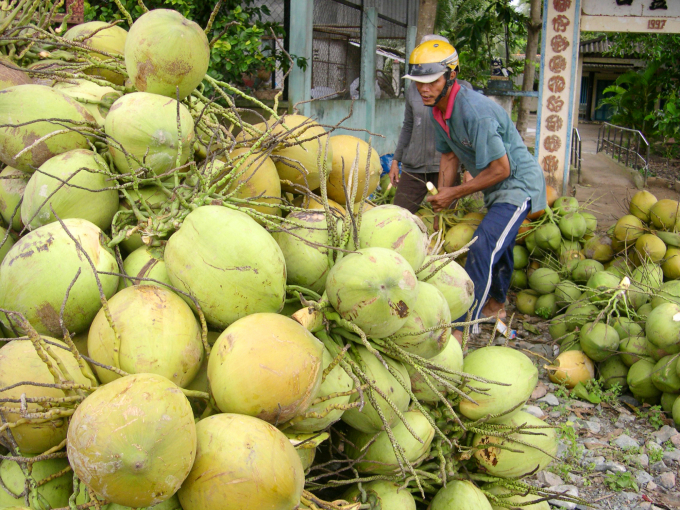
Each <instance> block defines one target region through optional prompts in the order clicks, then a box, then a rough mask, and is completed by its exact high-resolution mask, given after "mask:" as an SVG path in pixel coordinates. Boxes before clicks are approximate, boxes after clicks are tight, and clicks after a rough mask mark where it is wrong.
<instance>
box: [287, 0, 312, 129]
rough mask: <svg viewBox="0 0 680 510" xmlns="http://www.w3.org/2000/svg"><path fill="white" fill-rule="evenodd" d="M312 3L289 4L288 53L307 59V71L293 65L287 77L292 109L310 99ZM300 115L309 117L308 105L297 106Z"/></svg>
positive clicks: (310, 1)
mask: <svg viewBox="0 0 680 510" xmlns="http://www.w3.org/2000/svg"><path fill="white" fill-rule="evenodd" d="M313 14H314V1H313V0H295V1H294V2H291V3H290V34H289V37H290V53H291V54H293V55H296V56H298V57H305V58H306V59H307V69H306V70H305V71H303V70H302V69H300V68H299V67H298V66H297V65H295V64H293V69H292V70H291V72H290V75H289V76H288V104H289V108H290V109H292V108H293V106H294V105H295V103H299V102H300V101H308V100H309V99H311V98H312V92H311V91H312V37H313V32H314V18H313ZM299 109H300V113H301V114H302V115H306V116H309V115H310V111H311V108H310V104H309V103H305V104H303V105H300V106H299Z"/></svg>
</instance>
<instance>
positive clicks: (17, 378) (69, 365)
mask: <svg viewBox="0 0 680 510" xmlns="http://www.w3.org/2000/svg"><path fill="white" fill-rule="evenodd" d="M43 340H45V343H43V344H42V345H43V346H45V345H47V346H48V347H49V349H50V353H51V355H53V356H54V357H55V358H57V359H58V360H59V363H60V365H59V367H55V366H54V365H56V363H54V364H53V365H52V367H53V368H54V369H55V371H56V373H57V374H62V375H61V377H63V379H64V380H69V381H73V382H75V383H77V384H82V385H84V386H86V387H91V386H93V385H96V379H95V378H94V374H92V371H91V370H90V369H89V367H88V366H87V365H84V366H83V368H82V370H81V368H80V367H79V365H78V362H77V361H76V359H75V357H74V356H73V354H71V351H69V350H66V349H64V348H62V347H65V344H64V343H63V342H61V341H59V340H55V339H53V338H49V337H44V338H43ZM47 341H49V342H52V344H46V342H47ZM25 381H31V382H34V383H38V384H45V385H49V384H54V376H53V375H52V373H50V371H49V369H48V367H47V365H45V363H43V361H42V359H41V358H40V356H39V355H38V353H37V352H36V350H35V347H34V346H33V343H32V342H31V341H26V340H14V341H12V342H10V343H8V344H6V345H4V346H3V348H2V349H0V388H5V387H10V388H9V389H7V390H5V391H2V392H0V398H3V399H14V400H20V399H21V396H22V395H26V398H42V397H48V398H64V397H65V396H66V393H65V392H64V391H62V390H60V389H56V388H50V387H47V386H33V385H19V386H15V387H11V386H13V385H15V384H17V383H21V382H25ZM3 407H5V408H9V409H16V410H17V412H16V413H13V412H8V411H3V416H4V419H5V421H7V422H16V421H17V420H19V419H21V413H20V408H21V404H20V403H19V402H5V403H3ZM26 408H27V411H28V412H34V413H35V412H44V408H43V407H42V406H40V405H39V404H36V403H31V402H28V403H27V404H26ZM67 426H68V423H67V419H66V418H58V419H54V420H47V421H46V422H45V423H31V424H22V425H17V426H15V427H13V428H12V435H13V436H14V440H15V441H16V443H17V445H18V446H19V449H20V450H21V452H22V453H24V454H40V453H43V452H45V451H46V450H48V449H50V448H52V447H54V446H57V445H58V444H59V443H61V442H62V441H63V440H64V438H65V437H66V428H67ZM2 434H3V436H4V435H5V433H4V432H3V433H2ZM0 492H1V491H0Z"/></svg>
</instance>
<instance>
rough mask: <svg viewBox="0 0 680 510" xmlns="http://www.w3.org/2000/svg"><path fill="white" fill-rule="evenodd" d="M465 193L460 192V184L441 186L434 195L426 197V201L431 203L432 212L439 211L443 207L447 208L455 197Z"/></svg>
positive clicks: (462, 195)
mask: <svg viewBox="0 0 680 510" xmlns="http://www.w3.org/2000/svg"><path fill="white" fill-rule="evenodd" d="M464 196H465V193H464V192H462V190H461V189H460V186H453V187H450V188H442V189H440V190H439V193H437V194H436V195H434V196H433V195H430V196H428V197H427V201H428V202H430V203H431V204H432V209H434V212H440V211H443V210H444V209H448V208H449V206H450V205H451V204H452V203H453V201H454V200H456V199H457V198H461V197H464Z"/></svg>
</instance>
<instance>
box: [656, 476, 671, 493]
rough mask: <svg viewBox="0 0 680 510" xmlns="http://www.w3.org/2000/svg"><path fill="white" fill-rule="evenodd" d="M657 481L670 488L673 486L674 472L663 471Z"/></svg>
mask: <svg viewBox="0 0 680 510" xmlns="http://www.w3.org/2000/svg"><path fill="white" fill-rule="evenodd" d="M657 483H658V484H659V485H661V487H663V488H664V489H669V490H670V489H672V488H674V487H675V473H670V472H669V473H663V474H662V475H661V476H660V477H659V478H658V480H657Z"/></svg>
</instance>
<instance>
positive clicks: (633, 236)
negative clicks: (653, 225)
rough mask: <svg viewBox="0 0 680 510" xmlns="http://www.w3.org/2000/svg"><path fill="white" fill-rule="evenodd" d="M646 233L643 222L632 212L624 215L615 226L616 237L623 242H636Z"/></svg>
mask: <svg viewBox="0 0 680 510" xmlns="http://www.w3.org/2000/svg"><path fill="white" fill-rule="evenodd" d="M644 233H645V231H644V229H643V225H642V222H641V221H640V220H639V219H638V218H636V217H635V216H633V215H632V214H626V215H625V216H622V217H621V218H619V220H618V221H617V222H616V225H615V226H614V237H615V238H616V239H617V240H618V241H620V242H622V243H624V242H625V243H634V242H635V241H637V239H638V238H639V237H640V236H641V235H642V234H644Z"/></svg>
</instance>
